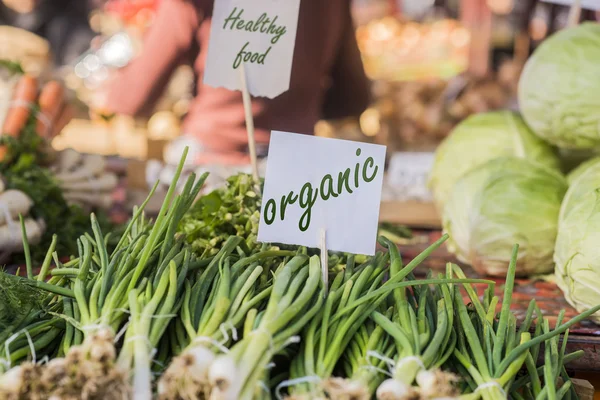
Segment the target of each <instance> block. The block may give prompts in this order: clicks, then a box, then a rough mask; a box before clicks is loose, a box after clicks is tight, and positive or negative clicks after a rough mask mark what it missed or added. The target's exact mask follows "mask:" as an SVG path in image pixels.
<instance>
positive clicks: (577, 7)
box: [567, 0, 581, 28]
mask: <svg viewBox="0 0 600 400" xmlns="http://www.w3.org/2000/svg"><path fill="white" fill-rule="evenodd" d="M580 18H581V0H573V5H572V6H571V8H570V9H569V19H568V20H567V28H571V27H573V26H576V25H577V24H579V19H580Z"/></svg>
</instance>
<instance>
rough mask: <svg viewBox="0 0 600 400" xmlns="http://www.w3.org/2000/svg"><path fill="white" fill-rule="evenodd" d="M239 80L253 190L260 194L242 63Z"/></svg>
mask: <svg viewBox="0 0 600 400" xmlns="http://www.w3.org/2000/svg"><path fill="white" fill-rule="evenodd" d="M239 71H240V81H241V87H242V99H243V101H244V113H245V115H246V131H247V132H248V151H249V152H250V163H251V165H252V178H253V179H254V185H255V190H256V191H257V193H258V194H260V177H259V176H258V162H257V160H256V141H255V140H254V119H253V117H252V99H251V98H250V92H249V91H248V83H247V80H246V69H245V67H244V63H241V64H240V67H239Z"/></svg>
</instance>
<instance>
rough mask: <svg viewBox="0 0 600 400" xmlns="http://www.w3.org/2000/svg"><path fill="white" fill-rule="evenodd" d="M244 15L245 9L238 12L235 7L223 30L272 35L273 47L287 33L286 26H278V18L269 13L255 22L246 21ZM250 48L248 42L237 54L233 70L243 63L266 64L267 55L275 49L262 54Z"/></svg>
mask: <svg viewBox="0 0 600 400" xmlns="http://www.w3.org/2000/svg"><path fill="white" fill-rule="evenodd" d="M243 14H244V9H243V8H241V9H239V10H238V8H237V7H234V8H233V10H232V11H231V14H229V16H228V17H227V18H225V23H224V24H223V29H225V30H226V29H229V30H234V29H235V30H239V31H246V32H260V33H264V34H267V35H271V36H272V37H271V44H272V45H274V44H276V43H277V42H278V41H279V39H280V38H281V37H282V36H283V35H285V33H286V32H287V29H286V27H285V26H283V25H277V16H275V17H273V18H271V17H269V16H268V15H267V13H262V14H261V16H260V17H258V18H257V19H255V20H245V19H243V18H242V16H243ZM249 46H250V42H246V43H245V44H244V46H243V47H242V48H241V50H240V51H239V52H238V53H237V55H236V57H235V60H233V69H237V68H238V67H239V66H240V64H241V63H242V61H243V62H250V63H254V64H264V63H265V59H266V58H267V55H268V54H269V52H270V51H271V47H273V46H269V47H268V48H267V50H266V51H265V52H263V53H260V52H254V51H251V50H250V49H249V48H248V47H249Z"/></svg>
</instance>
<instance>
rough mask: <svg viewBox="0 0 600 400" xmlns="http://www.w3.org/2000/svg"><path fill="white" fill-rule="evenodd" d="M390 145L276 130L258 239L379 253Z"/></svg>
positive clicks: (269, 161)
mask: <svg viewBox="0 0 600 400" xmlns="http://www.w3.org/2000/svg"><path fill="white" fill-rule="evenodd" d="M385 151H386V148H385V146H380V145H374V144H368V143H359V142H352V141H348V140H339V139H328V138H321V137H315V136H309V135H300V134H295V133H286V132H272V133H271V143H270V146H269V158H268V161H267V171H266V175H265V186H264V191H263V202H262V207H261V219H260V225H259V229H258V240H259V241H261V242H270V243H285V244H295V245H301V246H307V247H319V242H320V234H321V229H325V231H326V235H327V249H328V250H333V251H344V252H350V253H355V254H366V255H373V254H375V247H376V241H377V226H378V219H379V205H380V202H381V187H382V184H383V172H384V171H383V169H384V165H385Z"/></svg>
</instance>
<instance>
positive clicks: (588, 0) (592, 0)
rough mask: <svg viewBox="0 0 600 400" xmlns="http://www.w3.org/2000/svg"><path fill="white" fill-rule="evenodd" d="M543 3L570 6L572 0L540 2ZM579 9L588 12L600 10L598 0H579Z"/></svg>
mask: <svg viewBox="0 0 600 400" xmlns="http://www.w3.org/2000/svg"><path fill="white" fill-rule="evenodd" d="M542 1H543V2H544V3H553V4H561V5H564V6H572V5H573V3H574V0H542ZM581 8H586V9H588V10H600V0H581Z"/></svg>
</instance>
